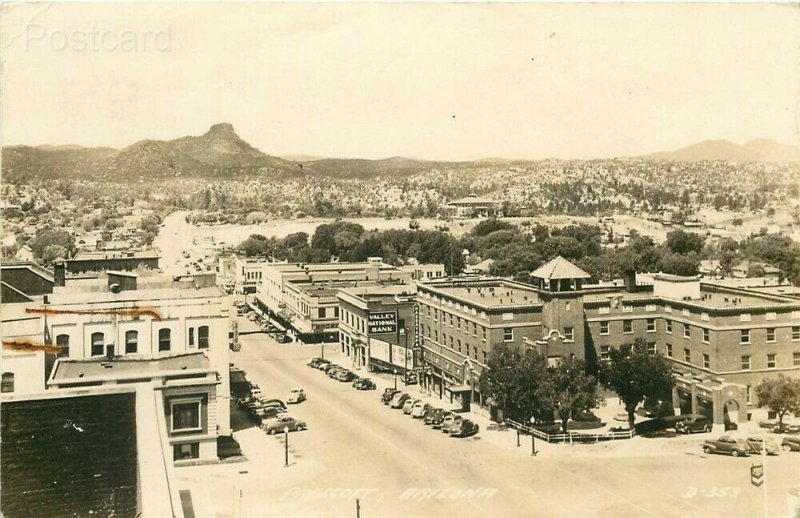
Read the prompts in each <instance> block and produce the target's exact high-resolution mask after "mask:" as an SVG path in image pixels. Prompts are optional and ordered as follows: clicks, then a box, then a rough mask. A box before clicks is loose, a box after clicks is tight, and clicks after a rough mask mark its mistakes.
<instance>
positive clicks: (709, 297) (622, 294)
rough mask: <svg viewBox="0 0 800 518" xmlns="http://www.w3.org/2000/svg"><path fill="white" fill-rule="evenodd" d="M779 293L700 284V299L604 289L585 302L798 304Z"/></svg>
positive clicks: (713, 305) (733, 305)
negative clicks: (647, 301)
mask: <svg viewBox="0 0 800 518" xmlns="http://www.w3.org/2000/svg"><path fill="white" fill-rule="evenodd" d="M776 295H777V294H766V293H765V294H763V295H762V294H761V293H755V292H746V291H745V290H719V289H715V288H714V287H710V286H707V285H705V284H701V285H700V297H701V298H699V299H690V300H683V299H680V298H674V299H673V298H670V297H665V296H663V295H655V294H654V293H653V292H652V291H649V290H648V291H641V292H634V293H631V292H628V291H625V290H624V289H619V290H610V291H603V292H600V293H585V294H584V296H583V301H584V303H596V302H607V301H609V300H611V299H612V298H616V297H619V298H620V299H621V300H622V302H623V303H624V302H625V301H626V300H630V301H634V300H657V301H660V302H662V303H663V302H675V303H683V304H692V305H695V306H701V307H706V308H708V309H734V308H741V309H746V308H759V307H760V308H765V307H780V306H786V305H789V306H791V305H796V304H798V302H797V301H794V300H791V299H788V298H779V297H778V296H776Z"/></svg>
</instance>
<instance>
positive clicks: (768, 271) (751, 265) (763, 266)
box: [731, 261, 782, 280]
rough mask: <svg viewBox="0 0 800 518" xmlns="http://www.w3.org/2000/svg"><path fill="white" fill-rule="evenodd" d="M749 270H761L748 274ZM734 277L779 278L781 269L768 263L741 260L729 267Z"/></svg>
mask: <svg viewBox="0 0 800 518" xmlns="http://www.w3.org/2000/svg"><path fill="white" fill-rule="evenodd" d="M751 270H756V271H757V270H761V271H763V274H762V273H761V272H758V273H757V274H754V275H750V274H751ZM731 272H732V273H733V276H734V278H737V279H746V278H748V277H764V278H765V279H768V280H778V279H780V278H781V275H782V273H781V270H780V268H776V267H774V266H772V265H770V264H768V263H764V262H759V261H742V262H741V263H739V264H737V265H736V266H734V267H733V268H732V269H731Z"/></svg>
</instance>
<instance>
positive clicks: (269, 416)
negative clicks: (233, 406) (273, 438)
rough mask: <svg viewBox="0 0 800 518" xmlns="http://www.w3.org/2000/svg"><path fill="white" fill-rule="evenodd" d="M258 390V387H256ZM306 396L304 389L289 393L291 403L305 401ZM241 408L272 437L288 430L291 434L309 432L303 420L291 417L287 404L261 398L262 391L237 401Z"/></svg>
mask: <svg viewBox="0 0 800 518" xmlns="http://www.w3.org/2000/svg"><path fill="white" fill-rule="evenodd" d="M255 388H256V389H258V386H255ZM305 399H306V395H305V392H304V391H303V390H302V389H292V390H291V391H290V392H289V399H288V402H289V403H300V402H301V401H305ZM237 403H238V405H239V408H241V409H242V410H244V412H245V413H246V414H247V415H248V416H249V417H250V418H251V419H252V420H254V421H256V422H257V423H259V427H260V428H261V429H262V430H264V431H265V432H266V433H268V434H270V435H274V434H276V433H280V432H283V431H284V430H285V429H286V428H288V429H289V431H290V432H298V431H300V430H307V429H308V424H306V422H305V421H303V420H301V419H296V418H294V417H292V416H290V415H289V414H288V413H287V411H286V403H284V402H283V401H281V400H280V399H269V398H265V397H263V396H261V394H260V391H257V392H255V393H252V392H251V395H250V396H248V397H245V398H240V399H238V400H237Z"/></svg>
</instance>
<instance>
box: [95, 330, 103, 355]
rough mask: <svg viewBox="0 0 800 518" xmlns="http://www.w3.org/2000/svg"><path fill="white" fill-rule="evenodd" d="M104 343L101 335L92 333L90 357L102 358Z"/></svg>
mask: <svg viewBox="0 0 800 518" xmlns="http://www.w3.org/2000/svg"><path fill="white" fill-rule="evenodd" d="M105 341H106V340H105V336H104V335H103V333H99V332H98V333H92V356H103V346H104V345H105Z"/></svg>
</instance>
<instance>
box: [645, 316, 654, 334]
mask: <svg viewBox="0 0 800 518" xmlns="http://www.w3.org/2000/svg"><path fill="white" fill-rule="evenodd" d="M647 332H648V333H655V332H656V319H655V318H648V319H647Z"/></svg>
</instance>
